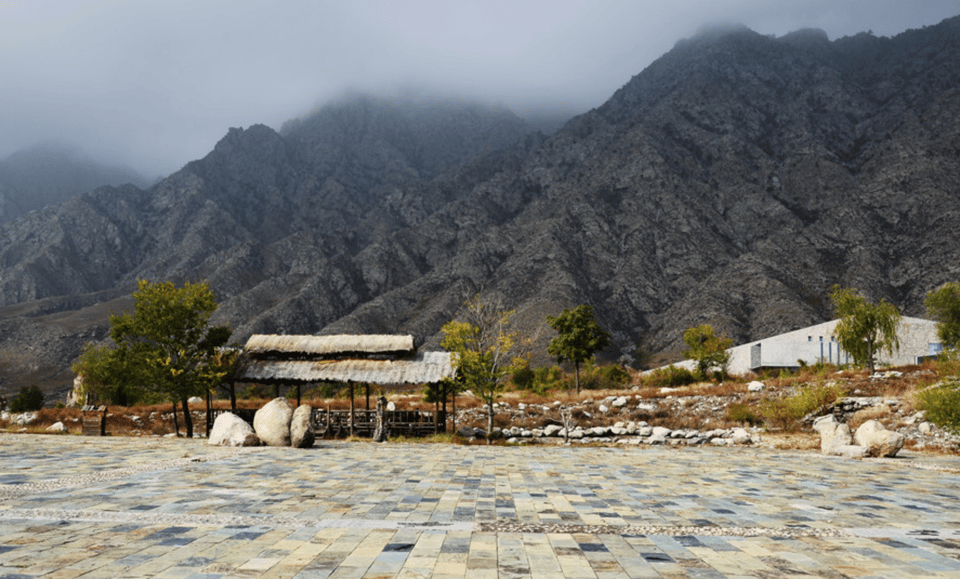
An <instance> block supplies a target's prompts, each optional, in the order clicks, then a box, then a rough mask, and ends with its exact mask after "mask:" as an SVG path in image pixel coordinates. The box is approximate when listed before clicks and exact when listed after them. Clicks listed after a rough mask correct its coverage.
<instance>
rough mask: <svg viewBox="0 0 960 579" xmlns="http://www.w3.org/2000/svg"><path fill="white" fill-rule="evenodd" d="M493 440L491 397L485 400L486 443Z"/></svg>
mask: <svg viewBox="0 0 960 579" xmlns="http://www.w3.org/2000/svg"><path fill="white" fill-rule="evenodd" d="M491 440H493V397H492V396H491V397H490V401H489V402H487V444H490V441H491Z"/></svg>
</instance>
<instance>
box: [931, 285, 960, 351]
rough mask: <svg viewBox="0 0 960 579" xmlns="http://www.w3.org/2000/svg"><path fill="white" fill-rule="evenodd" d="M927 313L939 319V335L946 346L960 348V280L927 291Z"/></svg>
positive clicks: (951, 348) (953, 348) (956, 349)
mask: <svg viewBox="0 0 960 579" xmlns="http://www.w3.org/2000/svg"><path fill="white" fill-rule="evenodd" d="M924 305H926V306H927V314H928V315H929V316H930V317H931V318H933V319H935V320H937V335H938V336H939V337H940V343H942V344H943V347H944V348H947V349H949V350H953V351H954V352H956V351H958V350H960V282H957V281H951V282H948V283H945V284H943V285H942V286H940V287H938V288H937V289H935V290H932V291H930V292H927V297H926V299H925V300H924Z"/></svg>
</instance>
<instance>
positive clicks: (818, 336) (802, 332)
mask: <svg viewBox="0 0 960 579" xmlns="http://www.w3.org/2000/svg"><path fill="white" fill-rule="evenodd" d="M837 323H839V320H830V321H829V322H824V323H822V324H817V325H815V326H809V327H806V328H802V329H799V330H794V331H792V332H787V333H785V334H780V335H778V336H772V337H770V338H765V339H763V340H757V341H756V342H750V343H748V344H742V345H740V346H735V347H733V348H731V349H730V350H729V352H730V372H731V373H733V374H743V373H745V372H748V371H750V369H751V367H754V365H755V362H754V364H751V359H750V358H751V349H752V348H753V347H754V346H756V345H757V344H759V345H760V353H761V357H760V360H761V364H760V365H761V366H763V367H767V368H769V367H791V366H797V365H798V362H797V360H801V359H802V360H803V361H804V362H806V363H807V364H816V363H817V362H818V361H820V360H823V361H824V362H828V363H833V364H850V363H853V359H852V358H850V355H849V354H847V353H846V352H844V351H841V350H840V345H839V344H838V343H837V341H836V338H834V336H833V332H834V330H835V329H836V327H837ZM897 337H898V338H899V340H900V349H899V350H894V352H893V355H892V356H891V355H888V354H887V353H886V352H881V353H880V355H879V356H878V361H879V363H880V364H881V365H889V366H905V365H907V364H916V363H917V359H918V358H919V357H922V356H928V355H930V354H931V348H930V345H931V344H937V345H938V346H939V343H940V339H939V338H938V337H937V324H936V322H933V321H930V320H923V319H920V318H908V317H902V318H901V319H900V327H899V329H898V330H897Z"/></svg>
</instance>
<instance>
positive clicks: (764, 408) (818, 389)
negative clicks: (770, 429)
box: [760, 382, 847, 430]
mask: <svg viewBox="0 0 960 579" xmlns="http://www.w3.org/2000/svg"><path fill="white" fill-rule="evenodd" d="M846 394H847V391H846V389H844V387H843V386H842V385H840V384H837V383H835V382H831V383H828V384H826V385H824V384H815V385H814V384H806V385H803V386H801V387H800V388H799V389H798V390H797V393H796V394H794V395H793V396H787V397H784V398H776V399H772V400H765V401H764V402H763V403H762V404H761V405H760V416H761V417H762V418H763V420H764V421H765V422H766V423H767V424H768V425H769V426H774V427H779V428H784V429H788V430H792V429H796V428H797V427H799V426H800V421H801V420H803V418H804V417H805V416H807V415H808V414H811V413H813V412H817V411H819V410H821V409H822V408H824V407H825V406H827V405H830V404H833V403H834V402H836V401H837V400H838V399H840V398H843V397H844V396H846Z"/></svg>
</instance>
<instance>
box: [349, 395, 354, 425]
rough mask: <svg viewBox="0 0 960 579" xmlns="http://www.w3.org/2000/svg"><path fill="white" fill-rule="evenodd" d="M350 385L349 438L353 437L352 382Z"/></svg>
mask: <svg viewBox="0 0 960 579" xmlns="http://www.w3.org/2000/svg"><path fill="white" fill-rule="evenodd" d="M349 384H350V436H353V411H354V408H353V382H349Z"/></svg>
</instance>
